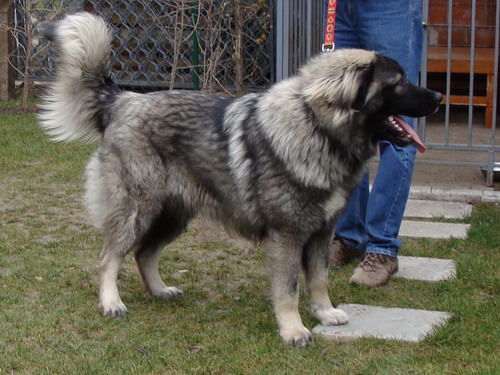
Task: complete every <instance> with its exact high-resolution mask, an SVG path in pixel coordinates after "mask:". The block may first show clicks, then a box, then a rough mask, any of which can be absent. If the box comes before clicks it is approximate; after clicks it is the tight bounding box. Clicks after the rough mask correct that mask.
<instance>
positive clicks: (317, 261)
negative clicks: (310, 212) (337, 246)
mask: <svg viewBox="0 0 500 375" xmlns="http://www.w3.org/2000/svg"><path fill="white" fill-rule="evenodd" d="M330 236H331V231H324V232H319V233H316V234H314V235H313V236H312V237H311V238H310V240H309V241H308V242H307V244H306V246H305V248H304V253H303V258H302V265H303V268H304V273H305V282H306V289H307V291H308V293H309V298H310V304H311V312H312V314H313V315H314V316H315V317H316V319H318V320H319V322H320V323H321V324H322V325H341V324H346V323H347V322H348V320H349V317H348V315H347V314H346V313H345V312H344V311H342V310H339V309H336V308H334V307H333V305H332V303H331V301H330V297H329V296H328V246H329V243H330Z"/></svg>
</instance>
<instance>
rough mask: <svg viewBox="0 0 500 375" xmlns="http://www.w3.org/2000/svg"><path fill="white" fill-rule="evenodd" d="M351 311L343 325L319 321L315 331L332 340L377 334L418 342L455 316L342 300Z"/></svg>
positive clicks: (347, 310)
mask: <svg viewBox="0 0 500 375" xmlns="http://www.w3.org/2000/svg"><path fill="white" fill-rule="evenodd" d="M338 308H339V309H341V310H344V311H345V312H346V313H347V314H348V315H349V323H347V324H345V325H343V326H322V325H317V326H316V327H314V328H313V330H312V332H313V334H315V335H318V336H321V337H323V338H325V339H331V340H339V341H346V340H354V339H357V338H361V337H374V338H380V339H388V340H400V341H410V342H419V341H422V340H423V339H424V338H425V337H427V336H428V335H430V334H431V333H432V332H433V331H434V330H435V329H436V328H437V327H439V326H442V325H444V324H446V322H447V321H448V320H449V319H450V318H451V317H452V314H451V313H449V312H442V311H427V310H414V309H402V308H389V307H380V306H369V305H357V304H341V305H339V306H338Z"/></svg>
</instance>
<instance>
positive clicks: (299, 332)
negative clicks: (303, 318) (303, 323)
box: [280, 327, 314, 348]
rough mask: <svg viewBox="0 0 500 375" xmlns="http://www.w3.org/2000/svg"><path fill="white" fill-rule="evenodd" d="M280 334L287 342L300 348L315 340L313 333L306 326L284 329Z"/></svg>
mask: <svg viewBox="0 0 500 375" xmlns="http://www.w3.org/2000/svg"><path fill="white" fill-rule="evenodd" d="M280 336H281V338H282V339H283V341H284V342H285V344H287V345H290V346H296V347H299V348H303V347H305V346H307V345H309V344H312V342H313V341H314V337H313V335H312V333H311V332H309V330H308V329H307V328H305V327H303V328H300V329H299V328H295V329H286V330H282V331H281V332H280Z"/></svg>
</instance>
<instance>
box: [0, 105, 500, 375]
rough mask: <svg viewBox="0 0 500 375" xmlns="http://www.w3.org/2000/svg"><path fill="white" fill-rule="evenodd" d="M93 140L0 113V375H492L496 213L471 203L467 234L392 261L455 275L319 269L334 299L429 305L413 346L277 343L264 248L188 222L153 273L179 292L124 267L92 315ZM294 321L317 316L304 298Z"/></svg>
mask: <svg viewBox="0 0 500 375" xmlns="http://www.w3.org/2000/svg"><path fill="white" fill-rule="evenodd" d="M95 147H96V145H80V144H78V143H74V144H67V145H64V144H54V143H50V142H49V141H48V140H47V137H45V136H44V135H43V134H42V132H41V131H40V129H39V128H38V127H37V125H36V121H35V116H34V115H33V114H19V115H0V171H1V173H0V375H3V374H37V375H38V374H122V373H123V374H475V373H477V374H498V373H500V359H499V349H500V282H499V276H500V275H499V266H500V257H499V250H500V208H499V207H498V206H495V205H486V204H478V205H476V206H475V207H474V211H473V215H472V216H471V217H470V218H467V219H466V220H465V221H466V222H469V223H470V224H472V228H471V231H470V233H469V237H468V239H467V240H458V239H453V240H446V241H429V240H407V241H405V244H404V247H403V249H402V251H401V253H402V255H415V256H429V257H439V258H451V259H454V260H456V262H457V264H458V274H457V278H456V279H454V280H452V281H449V282H441V283H426V282H418V281H409V280H403V279H394V280H392V281H391V282H390V283H389V284H388V285H386V286H384V287H381V288H377V289H373V290H369V289H365V288H353V287H350V286H349V285H348V284H347V279H348V278H349V276H350V274H351V272H352V269H353V268H354V266H355V265H354V264H352V265H349V266H346V267H345V268H344V269H342V270H340V271H332V272H331V273H330V279H331V287H330V295H331V297H332V300H333V302H334V303H335V304H338V303H341V302H342V303H362V304H371V305H379V306H387V307H407V308H416V309H428V310H440V311H449V312H452V313H453V318H452V320H451V321H450V322H449V323H448V324H447V325H446V326H445V327H443V328H440V329H439V330H437V332H436V333H435V334H434V335H432V336H431V337H429V338H428V339H426V340H424V341H423V342H421V343H419V344H414V343H404V342H397V341H383V340H375V339H361V340H356V341H352V342H346V343H338V342H328V341H324V340H322V339H316V341H315V343H314V345H312V346H310V347H307V348H305V349H297V348H290V347H287V346H285V345H283V344H282V342H281V339H280V337H279V336H278V333H277V328H276V323H275V319H274V316H273V313H272V310H271V306H270V304H269V302H268V295H267V289H268V282H267V279H266V277H265V274H264V272H263V267H264V266H263V253H262V250H261V249H260V248H259V247H255V246H253V245H251V244H249V243H247V242H245V241H243V240H239V239H235V238H233V237H231V236H228V235H226V234H225V233H224V232H223V231H220V230H219V229H214V228H206V227H205V226H204V225H202V224H200V223H195V224H194V225H192V226H191V227H190V228H189V230H188V232H187V233H186V234H185V235H184V236H183V237H182V238H181V239H180V240H179V241H177V242H176V243H174V244H172V245H171V246H169V247H168V248H167V249H166V250H165V251H164V255H163V258H162V262H161V266H160V267H161V272H162V274H163V275H164V278H165V280H166V282H167V283H168V284H170V285H175V286H178V287H180V288H181V289H182V290H183V291H184V296H182V297H180V298H178V299H175V300H171V301H159V300H153V299H151V298H149V297H148V296H147V295H146V294H145V293H144V291H143V289H142V285H141V283H140V281H139V277H138V273H137V270H136V268H135V265H134V262H133V260H132V259H131V258H128V259H127V260H126V262H125V264H124V266H123V268H122V272H121V274H120V279H119V287H120V291H121V295H122V299H123V301H124V303H125V304H126V305H127V307H128V308H129V310H130V314H129V315H128V316H127V317H126V318H124V319H118V320H113V319H109V318H103V317H101V316H100V314H99V312H98V309H97V293H98V269H97V256H98V253H99V250H100V246H101V239H100V236H99V234H98V233H97V231H96V230H95V229H93V228H92V227H91V226H89V225H88V224H86V214H85V211H84V210H83V208H82V204H81V198H80V197H81V195H82V186H83V174H84V169H85V163H86V160H87V158H88V156H89V154H90V153H91V152H92V150H93V149H94V148H95ZM302 297H303V298H302V302H301V313H302V316H303V319H304V322H305V324H306V326H308V327H309V328H312V327H313V326H314V325H315V324H316V322H315V321H314V319H313V318H312V316H311V315H310V314H309V313H308V311H307V303H306V302H307V298H305V296H302Z"/></svg>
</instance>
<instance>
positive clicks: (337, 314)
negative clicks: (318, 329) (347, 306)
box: [313, 307, 349, 326]
mask: <svg viewBox="0 0 500 375" xmlns="http://www.w3.org/2000/svg"><path fill="white" fill-rule="evenodd" d="M313 314H314V316H315V317H316V319H318V321H319V322H320V323H321V325H324V326H340V325H342V324H346V323H347V322H348V321H349V315H347V314H346V313H345V312H344V311H342V310H339V309H335V308H333V307H331V308H329V309H323V310H321V309H317V310H314V311H313Z"/></svg>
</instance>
